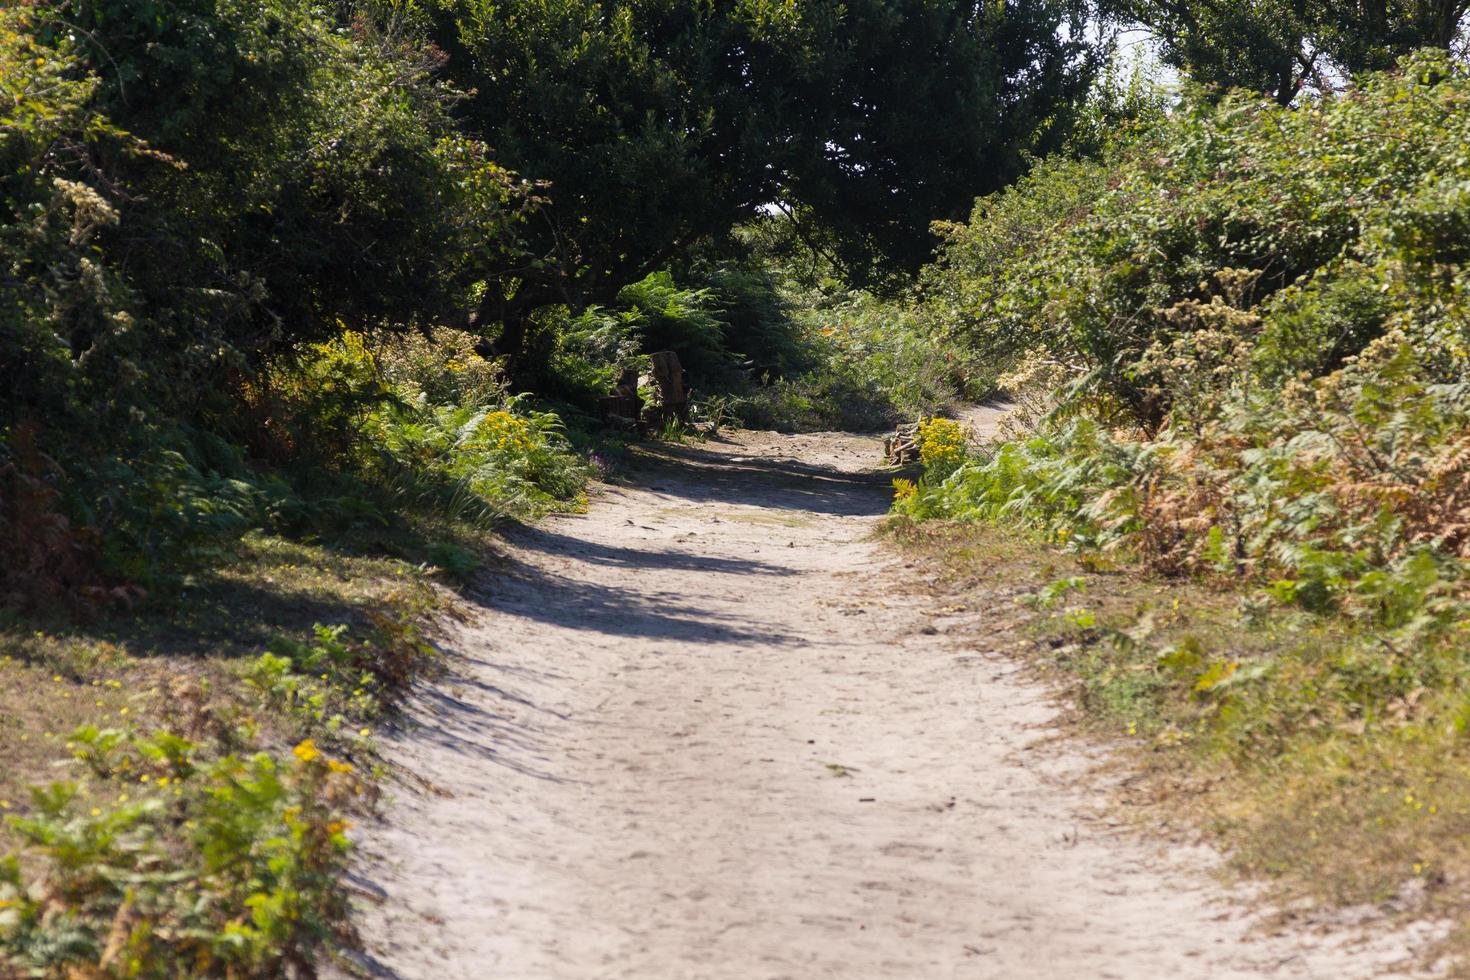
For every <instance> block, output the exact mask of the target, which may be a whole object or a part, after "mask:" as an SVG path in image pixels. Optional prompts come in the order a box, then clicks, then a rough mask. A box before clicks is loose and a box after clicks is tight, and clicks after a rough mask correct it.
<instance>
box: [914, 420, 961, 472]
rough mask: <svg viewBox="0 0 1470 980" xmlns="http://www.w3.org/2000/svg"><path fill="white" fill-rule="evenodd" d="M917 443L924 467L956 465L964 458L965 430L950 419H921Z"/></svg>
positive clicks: (920, 459)
mask: <svg viewBox="0 0 1470 980" xmlns="http://www.w3.org/2000/svg"><path fill="white" fill-rule="evenodd" d="M918 443H919V461H920V462H922V463H923V464H924V467H925V469H933V468H935V467H953V466H958V465H959V464H960V462H962V461H963V460H964V458H965V444H966V443H965V430H964V429H963V428H961V427H960V424H959V423H958V422H955V421H952V420H950V419H940V418H930V419H923V420H921V421H920V422H919V437H918Z"/></svg>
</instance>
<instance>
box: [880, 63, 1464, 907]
mask: <svg viewBox="0 0 1470 980" xmlns="http://www.w3.org/2000/svg"><path fill="white" fill-rule="evenodd" d="M1467 98H1470V78H1467V76H1466V75H1465V73H1464V70H1463V68H1462V67H1461V66H1460V65H1459V64H1457V63H1455V62H1453V61H1451V60H1449V59H1447V58H1446V57H1445V56H1444V55H1443V54H1437V53H1422V54H1418V55H1415V56H1413V57H1412V58H1410V59H1408V60H1406V61H1405V62H1403V63H1402V65H1401V66H1400V68H1399V70H1398V71H1396V72H1394V73H1392V74H1384V75H1378V76H1373V77H1371V78H1368V79H1365V80H1364V81H1363V83H1362V84H1361V85H1359V86H1358V87H1355V88H1353V89H1352V90H1350V91H1348V92H1345V93H1343V94H1341V95H1338V96H1335V97H1332V98H1327V99H1323V100H1321V101H1319V102H1315V103H1312V104H1308V105H1301V106H1297V107H1284V106H1282V105H1280V104H1277V103H1275V102H1272V101H1265V102H1263V101H1261V99H1260V98H1259V96H1250V95H1245V94H1234V95H1227V96H1223V97H1220V96H1218V95H1217V94H1214V93H1196V94H1190V95H1188V96H1186V98H1185V99H1184V101H1183V102H1182V103H1181V104H1180V105H1178V106H1177V107H1175V108H1174V109H1173V110H1172V111H1170V112H1168V113H1167V114H1165V115H1164V116H1161V117H1156V118H1144V119H1142V120H1140V122H1139V123H1138V125H1136V126H1135V127H1133V128H1132V130H1131V131H1129V132H1127V133H1126V134H1125V136H1124V137H1123V138H1122V139H1120V140H1116V141H1114V142H1113V143H1112V144H1111V145H1110V146H1108V147H1107V148H1106V149H1105V151H1104V152H1103V154H1102V155H1101V156H1100V157H1099V158H1098V159H1095V160H1090V159H1074V160H1062V159H1054V160H1052V161H1049V162H1047V163H1046V164H1045V165H1043V166H1041V167H1038V168H1037V169H1036V170H1035V171H1034V172H1033V173H1032V174H1031V175H1030V176H1029V177H1028V178H1026V179H1025V180H1023V181H1021V182H1020V183H1018V184H1017V185H1016V186H1015V187H1013V188H1011V189H1009V190H1007V191H1005V192H1002V193H1001V194H999V195H996V196H994V197H991V198H989V199H984V200H982V201H981V202H980V203H979V204H978V205H977V208H976V211H975V213H974V215H973V216H972V219H971V221H970V222H968V223H967V224H964V225H954V226H950V227H949V228H948V229H947V235H948V239H947V242H946V244H945V246H944V248H943V250H942V252H941V255H940V260H939V262H938V263H937V264H936V265H935V266H934V267H932V268H931V269H929V270H927V271H926V274H925V294H924V303H925V304H927V309H928V312H927V314H926V315H929V316H933V317H935V318H936V319H943V320H946V321H947V322H948V323H949V325H950V329H951V330H952V336H953V337H955V338H956V340H957V341H958V342H961V343H965V344H967V345H969V346H971V347H972V348H974V349H975V350H977V351H980V352H982V353H983V356H984V358H985V359H987V360H988V361H989V362H991V363H993V364H996V365H998V366H999V367H1001V368H1002V369H1003V370H1004V372H1005V373H1004V374H1003V376H1002V378H1001V380H1000V384H1001V385H1002V387H1003V388H1005V389H1007V390H1008V391H1009V392H1011V393H1012V394H1013V395H1014V397H1015V399H1016V402H1017V405H1018V412H1017V418H1016V420H1015V423H1016V425H1017V428H1018V430H1019V431H1018V432H1017V433H1016V434H1015V436H1014V437H1013V438H1011V439H1009V440H1008V441H1001V442H999V443H997V444H996V445H994V446H991V447H989V448H987V449H986V450H984V451H981V452H979V453H978V454H973V455H971V456H970V458H967V459H963V460H957V459H955V458H954V457H952V456H944V457H943V458H939V459H936V460H933V461H930V462H929V463H928V465H926V467H925V472H924V474H923V476H922V478H921V479H920V480H919V481H918V482H917V484H909V483H901V484H900V486H899V493H898V499H897V500H896V502H895V510H896V511H897V512H898V513H900V514H901V515H904V516H906V517H908V518H917V519H920V520H923V519H930V518H946V519H950V520H957V521H966V522H969V521H974V522H983V523H988V524H994V525H1000V526H1003V527H1008V528H1014V529H1018V530H1024V531H1026V532H1029V533H1031V534H1034V535H1036V536H1037V537H1039V538H1040V540H1042V541H1044V542H1046V543H1048V544H1051V545H1053V546H1057V547H1060V548H1062V549H1064V550H1066V551H1068V552H1070V553H1072V554H1073V555H1074V556H1075V559H1074V561H1075V565H1074V566H1073V568H1072V569H1071V570H1070V574H1068V573H1065V572H1064V573H1063V574H1062V576H1061V577H1060V578H1055V579H1053V580H1051V581H1038V582H1036V583H1035V586H1034V591H1033V592H1032V593H1031V601H1032V603H1033V604H1034V605H1036V606H1038V607H1039V608H1040V609H1042V610H1043V611H1044V612H1043V615H1042V618H1043V619H1044V620H1046V621H1047V622H1048V623H1050V625H1049V626H1047V627H1045V628H1046V629H1047V630H1048V631H1049V632H1050V635H1051V636H1052V640H1051V641H1050V642H1049V643H1047V644H1046V645H1044V646H1042V647H1041V648H1039V650H1038V658H1039V660H1038V663H1039V665H1041V666H1044V667H1047V668H1048V669H1054V668H1058V667H1060V668H1061V669H1062V670H1064V671H1065V672H1066V673H1067V674H1069V675H1072V676H1074V677H1075V678H1076V679H1077V683H1078V690H1079V697H1080V698H1081V703H1082V704H1083V705H1084V706H1085V708H1086V709H1087V712H1088V715H1089V717H1090V719H1091V723H1093V724H1099V725H1102V726H1104V727H1105V728H1107V729H1110V730H1111V731H1114V732H1123V733H1125V734H1126V735H1127V736H1128V737H1131V738H1136V739H1138V740H1140V742H1141V743H1142V744H1144V745H1146V746H1147V747H1148V748H1149V749H1150V750H1151V752H1153V753H1155V754H1156V757H1157V758H1156V762H1155V763H1153V764H1151V767H1152V768H1153V770H1154V772H1155V778H1156V782H1155V783H1154V784H1153V785H1154V787H1155V790H1156V791H1157V792H1159V793H1162V794H1165V795H1170V796H1175V795H1177V794H1178V793H1179V791H1180V790H1181V789H1184V790H1187V791H1188V792H1187V794H1186V795H1185V800H1184V802H1185V803H1186V805H1188V806H1190V807H1191V808H1192V809H1193V810H1194V812H1195V813H1196V814H1197V815H1198V816H1199V818H1200V820H1201V821H1202V822H1203V823H1204V824H1205V825H1206V826H1208V827H1209V828H1210V829H1212V830H1213V831H1215V832H1217V833H1220V834H1221V835H1222V836H1223V839H1224V840H1225V841H1226V842H1227V843H1228V844H1229V845H1231V846H1232V848H1233V849H1234V853H1235V855H1236V858H1237V860H1238V861H1239V862H1240V864H1241V865H1242V866H1244V867H1245V868H1247V869H1249V870H1250V871H1253V872H1256V873H1262V872H1264V873H1267V874H1270V875H1273V876H1278V877H1279V878H1280V879H1281V880H1282V881H1283V882H1285V883H1287V884H1289V885H1290V887H1291V888H1292V889H1293V890H1298V891H1302V890H1305V891H1309V892H1311V893H1314V894H1316V895H1318V896H1321V897H1323V898H1326V899H1329V900H1332V901H1337V902H1382V901H1385V900H1388V899H1394V900H1395V901H1397V902H1399V903H1400V907H1404V906H1403V902H1404V901H1406V899H1405V898H1404V896H1405V895H1410V894H1419V895H1421V896H1427V897H1426V898H1424V899H1423V900H1425V901H1431V902H1437V903H1442V904H1443V907H1445V908H1449V909H1455V910H1462V909H1463V907H1464V902H1465V900H1466V896H1465V895H1464V894H1463V892H1462V891H1461V890H1460V885H1459V884H1458V882H1459V881H1461V880H1463V871H1464V869H1465V855H1464V854H1463V853H1462V851H1461V850H1460V847H1459V844H1458V841H1459V839H1460V833H1459V828H1460V824H1459V821H1461V820H1462V819H1463V815H1464V813H1465V812H1466V806H1467V803H1466V801H1467V800H1470V784H1467V783H1466V782H1465V779H1464V776H1463V771H1464V755H1463V752H1464V747H1463V742H1464V739H1463V733H1464V729H1465V721H1466V714H1465V691H1466V674H1465V663H1466V645H1465V639H1464V637H1465V628H1466V625H1467V624H1470V592H1467V581H1470V578H1467V571H1470V565H1467V563H1466V557H1467V554H1470V552H1467V551H1466V550H1465V547H1464V540H1463V534H1462V532H1461V530H1460V527H1461V525H1462V523H1463V521H1462V518H1461V516H1460V515H1461V513H1462V511H1463V509H1464V503H1463V501H1462V499H1461V497H1462V493H1463V480H1462V478H1461V476H1460V472H1461V469H1462V466H1463V463H1462V459H1461V457H1462V456H1463V451H1462V447H1463V441H1464V431H1465V427H1466V423H1467V421H1470V417H1467V415H1466V404H1465V393H1466V391H1467V387H1466V382H1467V376H1466V367H1465V365H1466V354H1465V349H1464V348H1465V324H1466V309H1467V308H1466V300H1465V289H1466V282H1467V280H1466V274H1465V270H1466V253H1465V243H1466V241H1467V240H1470V239H1467V234H1466V232H1467V228H1466V227H1465V226H1464V224H1463V219H1464V217H1465V214H1466V212H1465V208H1464V201H1463V199H1462V197H1461V195H1460V192H1459V191H1458V190H1457V188H1459V187H1460V186H1461V185H1462V184H1463V183H1464V181H1465V179H1466V177H1467V175H1470V174H1467V171H1466V161H1465V160H1464V159H1463V155H1462V154H1460V153H1458V152H1457V151H1454V150H1451V149H1450V147H1454V146H1458V145H1460V144H1461V143H1462V142H1463V141H1464V139H1465V137H1466V134H1465V133H1464V132H1463V127H1464V125H1465V118H1466V117H1465V113H1464V111H1463V107H1464V105H1465V103H1466V100H1467ZM971 546H972V547H973V545H971ZM993 546H994V547H995V548H997V549H999V550H1003V549H1004V548H1006V547H1008V546H1006V545H1004V544H1000V543H996V544H994V545H993ZM947 547H948V546H946V548H947ZM950 554H951V558H952V559H953V560H954V561H956V562H957V563H958V564H959V565H960V566H961V567H962V566H964V564H965V559H963V558H962V557H954V553H953V552H950ZM1130 569H1132V570H1140V571H1142V572H1144V573H1146V575H1148V576H1154V577H1155V578H1152V579H1150V578H1142V579H1139V578H1135V577H1130V578H1123V579H1119V577H1118V576H1117V575H1116V574H1115V573H1116V572H1117V571H1118V570H1130ZM1157 577H1170V578H1173V579H1178V578H1181V577H1189V578H1192V579H1195V580H1197V581H1199V582H1200V583H1201V585H1200V586H1199V587H1188V588H1187V589H1186V588H1185V587H1183V586H1180V585H1178V584H1174V583H1171V584H1170V585H1169V587H1168V590H1167V592H1164V591H1161V590H1160V588H1159V583H1158V578H1157ZM1161 596H1168V597H1169V598H1167V599H1165V598H1161ZM1184 596H1188V597H1189V598H1188V599H1187V600H1186V599H1184V598H1183V597H1184ZM1045 610H1050V611H1049V612H1045ZM1180 763H1183V764H1184V765H1183V767H1182V768H1181V767H1180ZM1171 767H1172V772H1166V770H1168V769H1170V768H1171ZM1181 773H1183V774H1184V775H1181Z"/></svg>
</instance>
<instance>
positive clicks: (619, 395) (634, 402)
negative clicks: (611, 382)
mask: <svg viewBox="0 0 1470 980" xmlns="http://www.w3.org/2000/svg"><path fill="white" fill-rule="evenodd" d="M597 413H598V415H599V416H600V417H601V419H602V422H603V424H604V425H611V426H616V427H619V428H634V429H636V428H637V427H638V422H639V420H640V419H641V418H642V417H643V399H642V398H640V397H639V396H638V369H637V368H635V367H630V368H624V369H623V373H622V375H621V376H620V377H619V378H618V383H617V385H616V386H615V387H614V388H613V393H612V394H611V395H607V396H604V397H602V398H599V399H598V400H597Z"/></svg>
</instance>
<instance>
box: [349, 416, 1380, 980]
mask: <svg viewBox="0 0 1470 980" xmlns="http://www.w3.org/2000/svg"><path fill="white" fill-rule="evenodd" d="M874 445H875V444H874V442H873V441H872V440H871V439H858V438H855V437H847V436H831V435H827V436H806V437H803V436H797V437H782V436H775V435H765V434H740V435H738V436H737V437H736V441H734V442H729V443H710V444H706V445H703V446H697V447H683V448H674V449H670V450H668V451H667V455H668V456H669V457H671V458H672V457H677V459H676V460H673V461H671V462H669V463H666V464H663V465H654V466H652V467H650V468H648V469H645V470H642V471H640V472H638V473H635V474H634V479H633V481H632V485H631V486H628V487H620V488H614V489H610V490H608V491H606V492H605V493H604V494H602V495H600V496H599V497H598V498H597V499H596V500H595V501H594V503H593V506H592V508H591V513H590V514H589V515H588V516H586V517H580V518H565V519H558V520H555V521H552V522H550V523H548V524H547V525H546V526H544V527H542V528H540V529H536V530H531V531H527V532H523V533H521V534H520V535H518V536H517V537H516V538H515V540H514V541H513V548H512V553H511V561H509V562H508V563H507V566H506V567H505V568H504V569H500V570H497V571H496V572H495V573H494V574H492V575H489V576H487V577H486V579H485V581H484V584H483V586H482V589H481V590H480V591H478V592H476V593H474V594H473V595H472V598H473V599H474V600H475V602H476V603H477V604H478V606H479V609H478V610H477V611H476V614H475V616H474V617H473V618H472V620H471V621H470V622H468V623H466V624H464V625H462V626H457V627H455V628H454V633H453V635H452V636H451V645H452V646H453V647H454V649H455V650H456V653H457V657H456V665H455V669H454V676H452V677H451V678H449V679H448V680H447V681H445V682H444V683H443V684H442V685H440V686H439V687H438V688H436V689H434V690H431V691H426V692H424V693H423V695H422V697H421V698H420V699H419V700H418V702H417V704H416V706H415V708H414V710H413V722H414V724H410V725H405V726H404V727H403V728H402V730H401V731H399V732H398V733H396V734H395V735H393V736H390V746H389V747H390V754H391V755H393V756H394V757H395V758H396V760H397V761H399V762H401V763H403V764H404V765H405V766H406V767H408V768H409V769H410V770H412V771H414V772H416V773H418V774H419V775H420V776H422V777H423V778H424V779H425V780H427V781H428V782H429V783H430V784H431V785H432V787H433V788H432V789H429V790H422V789H420V790H415V789H411V788H407V787H405V788H403V789H401V790H400V791H399V796H400V799H399V801H398V803H397V805H396V806H395V807H393V808H392V809H391V810H390V813H389V820H390V822H389V823H387V824H385V825H380V826H376V827H370V828H365V830H364V835H365V836H364V839H363V841H362V845H363V846H362V858H361V868H362V876H363V881H364V883H365V886H366V887H367V888H368V889H369V890H374V889H381V894H382V895H384V896H386V897H385V898H384V899H383V900H382V901H375V902H374V901H364V902H363V903H362V905H363V908H362V909H361V920H362V927H363V932H364V935H365V936H366V938H367V941H368V946H369V949H370V950H371V951H372V954H373V956H374V957H375V964H374V969H375V972H377V973H378V975H380V976H389V977H403V978H435V980H438V978H457V977H475V978H481V977H505V978H516V980H531V978H543V977H544V978H613V977H626V978H638V980H661V978H722V980H723V978H728V980H775V978H791V980H807V978H817V977H844V978H846V977H893V978H916V980H918V978H923V980H928V978H944V977H967V978H968V977H995V978H1052V977H1055V978H1093V977H1122V978H1146V977H1169V978H1172V980H1189V978H1211V980H1222V978H1231V977H1262V976H1270V977H1292V978H1296V977H1324V978H1326V977H1331V978H1339V977H1365V976H1370V975H1374V973H1375V970H1377V969H1381V968H1383V967H1384V966H1385V964H1388V963H1392V962H1394V961H1396V960H1397V959H1398V958H1400V957H1402V956H1403V955H1404V947H1403V942H1402V937H1400V939H1399V940H1397V941H1379V942H1378V943H1377V945H1374V946H1367V945H1356V946H1347V945H1344V944H1342V943H1341V942H1340V941H1338V942H1328V941H1327V940H1324V939H1322V938H1320V937H1318V938H1316V939H1311V940H1309V939H1308V938H1306V937H1300V936H1281V935H1277V936H1272V937H1265V936H1262V935H1259V932H1260V931H1261V930H1255V931H1251V926H1252V922H1253V920H1252V919H1251V918H1250V916H1249V915H1247V914H1246V913H1244V912H1242V911H1241V910H1240V909H1239V908H1237V907H1233V906H1230V905H1229V904H1226V903H1225V902H1224V901H1223V900H1222V897H1221V892H1220V890H1219V886H1217V885H1215V884H1214V883H1213V882H1212V881H1211V880H1210V879H1208V878H1207V877H1204V876H1203V875H1201V874H1199V873H1198V872H1195V873H1188V872H1185V871H1182V870H1180V862H1179V860H1178V859H1179V855H1178V854H1177V853H1176V854H1174V855H1172V857H1170V858H1169V859H1166V858H1165V856H1164V855H1162V854H1161V853H1160V849H1159V848H1157V847H1153V846H1150V845H1147V844H1145V843H1141V842H1138V841H1137V840H1136V839H1133V838H1128V837H1124V836H1121V835H1120V834H1119V833H1118V832H1115V831H1112V830H1110V829H1109V826H1108V825H1109V823H1110V822H1109V821H1108V820H1107V819H1106V817H1105V816H1099V815H1098V814H1097V813H1096V812H1095V811H1096V807H1097V796H1096V794H1097V791H1096V790H1095V789H1094V790H1091V791H1090V792H1089V790H1088V789H1087V785H1088V783H1087V781H1086V780H1084V779H1082V778H1080V776H1081V774H1082V773H1083V772H1084V771H1085V770H1086V769H1087V768H1088V758H1087V756H1086V754H1085V750H1083V749H1081V748H1078V747H1077V746H1075V745H1074V744H1072V743H1069V742H1065V741H1062V742H1060V744H1059V742H1058V740H1055V739H1048V738H1047V735H1048V734H1049V731H1050V729H1049V727H1048V726H1049V720H1050V719H1051V718H1052V717H1053V713H1054V709H1053V708H1052V707H1051V706H1050V704H1049V701H1048V698H1047V695H1046V693H1045V692H1044V691H1042V690H1039V689H1038V688H1036V687H1035V686H1034V685H1032V684H1031V683H1029V682H1027V681H1025V680H1024V679H1022V678H1021V677H1020V676H1018V675H1016V674H1015V673H1014V671H1013V668H1012V666H1011V665H1009V664H1008V663H1007V662H1006V660H1005V659H1004V656H1003V654H1002V653H996V652H991V651H983V650H982V651H977V650H974V649H969V648H966V647H967V646H968V647H973V646H974V637H973V635H972V636H971V637H970V638H969V640H968V641H959V640H956V639H954V638H953V637H951V636H946V635H943V634H939V635H934V634H932V633H926V632H924V631H923V630H924V628H925V627H926V626H928V625H929V624H930V623H931V622H932V621H933V617H932V615H931V612H930V611H926V610H923V609H915V608H912V603H910V602H905V601H899V600H897V599H892V600H889V599H885V597H884V582H885V581H891V580H892V579H891V577H892V576H895V575H901V574H913V572H912V571H905V570H903V569H895V568H893V567H892V566H893V565H894V564H895V563H896V562H897V559H895V558H894V557H892V556H891V555H889V554H887V553H886V552H885V551H884V549H883V547H882V546H881V545H880V544H876V543H874V542H873V541H871V540H870V534H871V532H872V530H873V528H874V526H875V524H876V522H877V521H878V520H879V519H880V516H881V514H882V513H883V511H884V509H885V507H886V504H887V499H888V491H887V487H886V483H887V481H886V479H884V478H881V477H878V476H876V475H873V474H871V473H870V472H867V471H866V468H867V467H868V466H869V465H870V464H871V462H872V460H873V453H874ZM998 621H999V620H998V619H997V622H998ZM1191 859H1192V860H1193V861H1194V863H1195V865H1196V866H1198V865H1199V864H1200V863H1201V862H1202V860H1203V861H1205V862H1207V860H1208V855H1204V856H1201V855H1199V854H1195V855H1192V856H1191ZM1248 933H1249V935H1248Z"/></svg>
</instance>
